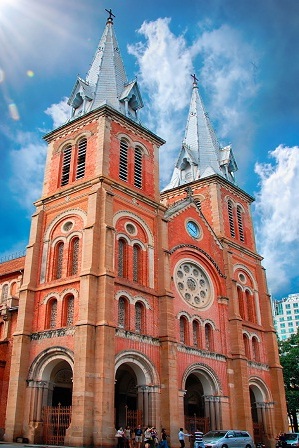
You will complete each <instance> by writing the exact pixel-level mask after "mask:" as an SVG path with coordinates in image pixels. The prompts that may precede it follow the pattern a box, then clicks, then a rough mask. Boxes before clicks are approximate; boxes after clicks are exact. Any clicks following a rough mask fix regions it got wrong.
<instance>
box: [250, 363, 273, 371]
mask: <svg viewBox="0 0 299 448" xmlns="http://www.w3.org/2000/svg"><path fill="white" fill-rule="evenodd" d="M248 365H249V366H250V367H253V368H254V369H258V370H265V371H269V366H268V364H263V363H261V362H256V361H248Z"/></svg>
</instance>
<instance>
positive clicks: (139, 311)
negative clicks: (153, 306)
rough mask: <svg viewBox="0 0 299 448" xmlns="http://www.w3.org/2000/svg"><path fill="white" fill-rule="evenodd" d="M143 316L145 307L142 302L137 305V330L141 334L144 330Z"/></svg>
mask: <svg viewBox="0 0 299 448" xmlns="http://www.w3.org/2000/svg"><path fill="white" fill-rule="evenodd" d="M142 314H143V305H142V303H140V302H137V303H136V304H135V330H136V332H137V333H141V330H142Z"/></svg>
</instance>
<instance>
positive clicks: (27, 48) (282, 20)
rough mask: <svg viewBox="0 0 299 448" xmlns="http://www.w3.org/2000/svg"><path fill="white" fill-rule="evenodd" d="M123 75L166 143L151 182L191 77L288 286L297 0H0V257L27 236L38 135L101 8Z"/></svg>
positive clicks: (278, 276) (60, 118)
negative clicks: (229, 149) (110, 23)
mask: <svg viewBox="0 0 299 448" xmlns="http://www.w3.org/2000/svg"><path fill="white" fill-rule="evenodd" d="M105 8H107V9H110V8H112V10H113V12H114V14H115V16H116V18H115V20H114V26H115V31H116V35H117V39H118V43H119V46H120V49H121V53H122V57H123V60H124V63H125V66H126V71H127V75H128V78H129V79H133V78H134V77H135V76H137V77H138V82H139V85H140V88H141V91H142V96H143V100H144V103H145V107H144V109H143V110H142V113H141V120H142V122H143V123H144V125H145V126H147V127H149V128H150V129H151V130H153V131H154V132H156V133H157V134H158V135H160V136H161V137H162V138H164V139H165V140H166V141H167V143H166V145H164V146H163V147H162V148H161V151H160V166H161V168H160V173H161V175H160V179H161V188H162V187H163V186H165V184H166V183H167V182H168V181H169V179H170V176H171V174H172V168H173V165H174V162H175V159H176V156H177V154H178V151H179V149H180V145H181V141H182V139H183V135H184V127H185V123H186V117H187V112H188V105H189V101H190V96H191V87H192V78H191V77H190V74H191V73H196V75H197V77H198V79H199V87H200V92H201V95H202V97H203V100H204V103H205V107H206V109H207V111H208V113H209V116H210V119H211V121H212V123H213V126H214V128H215V130H216V134H217V136H218V139H219V141H220V142H221V143H223V144H229V143H231V144H232V146H233V149H234V153H235V157H236V160H237V163H238V165H239V171H238V172H237V173H236V177H237V182H238V185H239V187H241V188H243V189H244V190H245V191H247V192H248V193H249V194H251V195H253V196H254V197H255V198H256V201H255V203H254V205H253V209H252V213H253V218H254V222H255V226H256V231H257V233H256V236H257V245H258V250H259V252H260V253H261V254H262V256H264V261H263V264H264V266H265V267H266V269H267V277H268V284H269V289H270V292H271V293H272V294H273V295H274V297H276V298H281V297H283V296H286V295H287V294H289V293H294V292H298V291H299V268H298V259H299V207H298V203H299V180H298V178H299V147H298V146H299V126H298V125H299V109H298V108H299V106H298V105H299V89H298V79H299V56H298V49H299V26H298V25H299V1H297V0H284V1H281V0H263V1H260V0H259V1H257V0H209V1H207V0H185V1H184V2H183V1H181V0H160V1H157V0H152V1H148V2H142V1H140V0H139V1H137V0H106V1H102V0H84V1H83V0H81V1H78V0H43V1H40V0H0V152H1V176H0V188H1V190H0V191H1V195H0V211H1V220H0V257H5V256H8V255H9V254H12V253H16V252H19V251H23V250H24V248H25V247H26V245H27V242H28V237H29V229H30V217H31V214H32V213H33V211H34V207H33V205H32V203H33V202H34V201H35V200H37V199H38V198H39V197H40V192H41V183H42V179H43V168H44V163H45V156H46V145H45V143H44V141H43V139H42V136H43V135H44V134H45V133H47V132H48V131H50V130H52V129H53V127H56V126H57V125H60V124H62V123H63V122H64V121H65V117H66V116H67V113H68V111H67V107H66V100H65V99H66V97H68V95H70V93H71V90H72V88H73V85H74V82H75V79H76V76H77V74H80V75H81V76H82V77H83V78H84V77H85V75H86V73H87V71H88V68H89V65H90V63H91V61H92V58H93V55H94V52H95V50H96V47H97V44H98V41H99V39H100V37H101V35H102V32H103V29H104V26H105V22H106V17H107V13H106V12H105Z"/></svg>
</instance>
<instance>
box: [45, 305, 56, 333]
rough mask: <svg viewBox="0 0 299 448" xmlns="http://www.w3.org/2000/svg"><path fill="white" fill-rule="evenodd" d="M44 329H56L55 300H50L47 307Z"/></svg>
mask: <svg viewBox="0 0 299 448" xmlns="http://www.w3.org/2000/svg"><path fill="white" fill-rule="evenodd" d="M46 314H47V319H46V328H51V329H52V328H56V325H57V300H56V299H51V300H49V302H48V306H47V313H46Z"/></svg>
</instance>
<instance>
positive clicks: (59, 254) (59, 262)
mask: <svg viewBox="0 0 299 448" xmlns="http://www.w3.org/2000/svg"><path fill="white" fill-rule="evenodd" d="M63 248H64V244H63V243H62V242H60V243H58V244H57V246H56V251H55V252H56V254H55V255H56V260H55V262H56V266H55V276H54V277H55V278H61V277H62V266H63Z"/></svg>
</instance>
